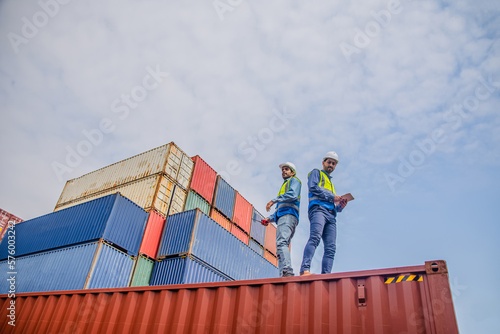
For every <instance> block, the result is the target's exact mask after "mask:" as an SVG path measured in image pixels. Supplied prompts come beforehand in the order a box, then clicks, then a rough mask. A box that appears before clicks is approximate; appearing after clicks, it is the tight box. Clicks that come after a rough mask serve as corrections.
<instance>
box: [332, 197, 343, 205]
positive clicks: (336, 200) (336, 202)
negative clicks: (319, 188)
mask: <svg viewBox="0 0 500 334" xmlns="http://www.w3.org/2000/svg"><path fill="white" fill-rule="evenodd" d="M341 200H342V197H341V196H339V195H335V199H334V200H333V203H335V204H338V203H339V202H340V201H341Z"/></svg>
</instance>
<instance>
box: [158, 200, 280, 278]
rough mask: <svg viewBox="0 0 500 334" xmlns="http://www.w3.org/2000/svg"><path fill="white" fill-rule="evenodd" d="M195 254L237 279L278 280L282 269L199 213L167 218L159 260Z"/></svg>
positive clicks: (197, 210)
mask: <svg viewBox="0 0 500 334" xmlns="http://www.w3.org/2000/svg"><path fill="white" fill-rule="evenodd" d="M183 254H192V255H194V256H195V257H196V258H198V259H200V260H201V261H203V262H205V263H207V264H208V265H210V266H212V267H214V268H215V269H217V270H219V271H221V272H222V273H224V274H225V275H227V276H229V277H231V278H233V279H235V280H244V279H258V278H270V277H278V269H277V268H276V267H275V266H273V265H272V264H271V263H269V262H268V261H267V260H266V259H264V258H263V257H262V256H261V255H259V254H257V253H256V252H255V251H253V250H252V249H251V248H250V247H248V245H246V244H244V243H243V242H241V241H240V240H239V239H238V238H236V237H235V236H234V235H233V234H231V233H230V232H228V231H227V230H226V229H225V228H223V227H222V226H221V225H219V224H218V223H217V222H215V221H214V220H212V219H211V218H210V217H208V216H207V215H205V214H204V213H203V212H201V211H200V210H199V209H195V210H191V211H185V212H181V213H178V214H175V215H171V216H169V217H168V218H167V222H166V225H165V229H164V231H163V235H162V240H161V244H160V249H159V252H158V257H159V258H165V257H173V256H176V255H183Z"/></svg>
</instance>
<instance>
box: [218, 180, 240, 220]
mask: <svg viewBox="0 0 500 334" xmlns="http://www.w3.org/2000/svg"><path fill="white" fill-rule="evenodd" d="M215 188H216V189H215V195H214V201H213V206H214V207H215V208H216V209H218V210H219V211H220V212H221V213H223V214H224V215H225V216H226V217H227V218H228V219H231V217H232V216H233V209H234V200H235V197H236V191H235V190H234V189H233V188H232V187H231V186H230V185H229V183H227V182H226V181H225V180H224V179H223V178H222V177H221V176H220V175H219V176H217V185H216V186H215Z"/></svg>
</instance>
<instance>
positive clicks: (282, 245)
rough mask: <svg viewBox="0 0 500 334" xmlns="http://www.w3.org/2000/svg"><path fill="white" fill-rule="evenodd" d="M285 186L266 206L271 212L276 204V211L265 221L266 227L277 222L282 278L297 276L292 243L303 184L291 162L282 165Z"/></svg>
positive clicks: (277, 242)
mask: <svg viewBox="0 0 500 334" xmlns="http://www.w3.org/2000/svg"><path fill="white" fill-rule="evenodd" d="M280 168H281V176H282V177H283V180H284V182H283V185H282V186H281V189H280V191H279V192H278V196H277V197H276V198H274V199H272V200H271V201H269V203H267V205H266V210H267V211H268V212H269V210H271V207H272V206H273V204H275V203H276V211H275V212H274V213H273V214H272V215H271V216H270V217H269V218H266V219H265V220H264V221H263V224H264V225H267V224H269V222H270V221H271V222H276V225H277V226H278V228H277V230H276V252H277V253H278V254H277V255H278V269H279V273H280V276H282V277H289V276H295V274H294V273H293V268H292V260H291V258H290V249H289V246H290V241H291V240H292V237H293V235H294V233H295V228H296V227H297V224H298V223H299V207H300V190H301V187H302V184H301V182H300V180H299V179H298V178H297V177H296V176H295V175H296V174H297V170H296V168H295V165H294V164H293V163H291V162H285V163H283V164H281V165H280Z"/></svg>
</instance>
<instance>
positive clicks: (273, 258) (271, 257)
mask: <svg viewBox="0 0 500 334" xmlns="http://www.w3.org/2000/svg"><path fill="white" fill-rule="evenodd" d="M264 258H265V259H266V260H267V261H269V262H271V263H272V264H274V265H275V266H276V267H277V266H278V258H277V257H276V256H274V255H273V254H271V253H269V251H268V250H267V249H266V250H265V251H264Z"/></svg>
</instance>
